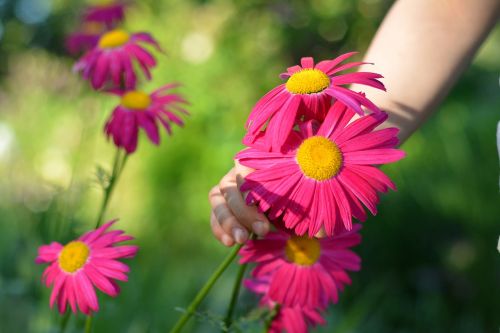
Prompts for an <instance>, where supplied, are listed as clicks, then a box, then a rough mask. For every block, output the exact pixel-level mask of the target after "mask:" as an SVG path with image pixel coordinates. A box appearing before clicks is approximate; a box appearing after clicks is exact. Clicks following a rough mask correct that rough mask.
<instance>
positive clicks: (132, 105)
mask: <svg viewBox="0 0 500 333" xmlns="http://www.w3.org/2000/svg"><path fill="white" fill-rule="evenodd" d="M121 104H122V105H123V106H124V107H126V108H127V109H133V110H144V109H147V108H148V106H149V105H151V97H150V96H149V95H148V94H146V93H143V92H142V91H138V90H133V91H129V92H127V93H125V94H124V95H123V96H122V101H121Z"/></svg>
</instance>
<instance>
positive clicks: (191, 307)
mask: <svg viewBox="0 0 500 333" xmlns="http://www.w3.org/2000/svg"><path fill="white" fill-rule="evenodd" d="M242 246H243V244H238V245H237V246H235V247H234V249H233V250H232V251H231V252H230V253H229V254H228V255H227V257H226V258H225V259H224V261H223V262H222V263H221V264H220V265H219V267H217V269H216V270H215V272H214V273H213V274H212V276H211V277H210V278H209V279H208V281H207V282H206V283H205V285H204V286H203V288H201V290H200V291H199V292H198V294H197V295H196V297H195V298H194V300H193V301H192V302H191V304H190V305H189V306H188V308H187V309H186V312H184V314H183V315H182V317H181V318H179V320H178V321H177V323H175V325H174V327H173V328H172V329H171V330H170V333H179V332H180V331H181V330H182V328H183V327H184V325H185V324H186V323H187V322H188V320H189V319H190V318H191V317H192V316H193V314H194V313H195V311H196V309H197V308H198V306H199V305H200V303H201V302H202V301H203V300H204V299H205V297H206V296H207V294H208V292H209V291H210V290H211V289H212V287H213V286H214V284H215V282H217V280H218V279H219V277H220V276H221V275H222V273H224V271H225V270H226V268H227V267H228V266H229V265H230V264H231V262H232V261H233V260H234V258H235V257H236V255H237V254H238V252H239V250H240V249H241V247H242Z"/></svg>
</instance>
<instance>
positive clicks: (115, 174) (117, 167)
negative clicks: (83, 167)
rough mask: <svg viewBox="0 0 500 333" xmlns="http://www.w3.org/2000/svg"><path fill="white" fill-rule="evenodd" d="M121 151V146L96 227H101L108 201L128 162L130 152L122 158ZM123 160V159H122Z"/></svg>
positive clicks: (117, 151)
mask: <svg viewBox="0 0 500 333" xmlns="http://www.w3.org/2000/svg"><path fill="white" fill-rule="evenodd" d="M120 153H121V151H120V149H119V148H117V150H116V154H115V160H114V162H113V170H112V172H111V176H110V178H109V184H108V186H107V187H106V189H105V190H104V198H103V200H102V204H101V209H100V210H99V215H97V221H96V225H95V229H97V228H99V226H100V225H101V223H102V220H103V218H104V214H105V213H106V209H107V208H108V203H109V200H110V198H111V195H112V193H113V190H114V188H115V185H116V183H117V181H118V178H119V177H120V175H121V173H122V171H123V168H124V167H125V163H126V162H127V158H128V154H126V153H125V155H124V156H123V158H120V156H121V154H120ZM120 160H121V161H120Z"/></svg>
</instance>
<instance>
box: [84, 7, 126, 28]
mask: <svg viewBox="0 0 500 333" xmlns="http://www.w3.org/2000/svg"><path fill="white" fill-rule="evenodd" d="M125 6H126V5H125V4H124V3H123V2H111V3H109V4H104V5H98V6H92V7H88V8H87V9H85V12H84V13H83V18H82V19H83V21H84V22H97V23H102V24H104V25H106V26H107V27H109V28H113V27H114V26H116V24H118V23H120V22H122V21H123V19H124V18H125Z"/></svg>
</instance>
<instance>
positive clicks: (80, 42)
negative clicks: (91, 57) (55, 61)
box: [65, 22, 107, 55]
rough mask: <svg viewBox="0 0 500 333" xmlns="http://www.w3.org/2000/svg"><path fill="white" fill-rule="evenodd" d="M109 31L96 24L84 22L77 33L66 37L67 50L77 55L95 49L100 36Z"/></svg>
mask: <svg viewBox="0 0 500 333" xmlns="http://www.w3.org/2000/svg"><path fill="white" fill-rule="evenodd" d="M106 31H107V28H106V26H104V25H102V24H100V23H95V22H84V23H83V24H82V25H81V26H80V27H79V28H78V29H77V30H76V31H74V32H72V33H71V34H69V35H68V36H67V37H66V40H65V44H66V45H65V46H66V50H67V51H68V53H69V54H71V55H77V54H79V53H82V52H86V51H88V50H91V49H92V48H94V47H95V46H96V45H97V43H98V42H99V38H100V36H101V35H102V34H103V33H105V32H106Z"/></svg>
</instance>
